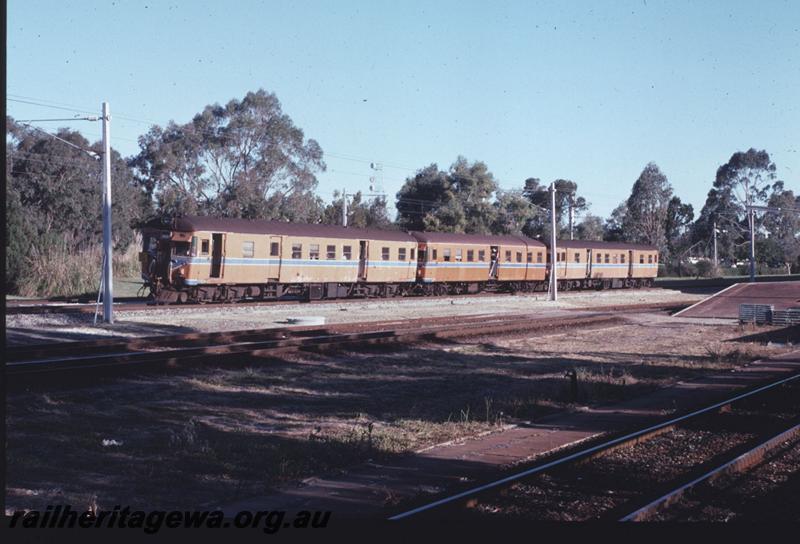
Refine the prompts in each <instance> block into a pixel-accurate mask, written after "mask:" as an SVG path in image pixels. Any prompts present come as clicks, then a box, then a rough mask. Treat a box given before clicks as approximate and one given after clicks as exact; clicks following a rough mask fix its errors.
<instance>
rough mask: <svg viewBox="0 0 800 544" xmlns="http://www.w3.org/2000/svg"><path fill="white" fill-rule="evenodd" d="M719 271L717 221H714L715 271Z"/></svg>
mask: <svg viewBox="0 0 800 544" xmlns="http://www.w3.org/2000/svg"><path fill="white" fill-rule="evenodd" d="M716 272H717V222H716V221H714V273H715V274H716Z"/></svg>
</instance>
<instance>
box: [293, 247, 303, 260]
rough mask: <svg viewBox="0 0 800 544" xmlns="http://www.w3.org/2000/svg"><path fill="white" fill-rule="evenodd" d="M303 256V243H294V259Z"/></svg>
mask: <svg viewBox="0 0 800 544" xmlns="http://www.w3.org/2000/svg"><path fill="white" fill-rule="evenodd" d="M302 258H303V244H292V259H302Z"/></svg>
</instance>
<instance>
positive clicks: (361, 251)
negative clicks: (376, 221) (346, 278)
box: [358, 240, 369, 281]
mask: <svg viewBox="0 0 800 544" xmlns="http://www.w3.org/2000/svg"><path fill="white" fill-rule="evenodd" d="M368 257H369V242H367V241H366V240H361V241H359V243H358V279H359V280H360V281H366V279H367V259H368Z"/></svg>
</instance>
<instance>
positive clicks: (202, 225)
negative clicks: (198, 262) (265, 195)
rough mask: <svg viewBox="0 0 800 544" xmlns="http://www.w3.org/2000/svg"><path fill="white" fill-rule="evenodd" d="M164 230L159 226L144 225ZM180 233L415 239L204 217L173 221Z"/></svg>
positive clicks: (328, 227)
mask: <svg viewBox="0 0 800 544" xmlns="http://www.w3.org/2000/svg"><path fill="white" fill-rule="evenodd" d="M148 226H152V227H155V228H158V227H159V226H160V227H161V228H164V227H165V225H163V223H158V222H153V223H152V224H148ZM170 228H172V229H173V230H176V231H182V232H197V231H207V232H236V233H247V234H282V235H289V236H292V235H294V236H308V237H318V238H344V239H350V240H388V241H395V242H415V241H416V240H415V238H414V237H413V236H411V235H410V234H408V233H405V232H403V231H399V230H380V229H359V228H353V227H340V226H337V225H312V224H308V223H289V222H288V221H267V220H263V219H235V218H218V217H207V216H185V217H180V218H177V219H175V220H174V221H173V222H172V225H171V226H170Z"/></svg>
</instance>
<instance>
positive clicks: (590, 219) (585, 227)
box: [575, 214, 604, 241]
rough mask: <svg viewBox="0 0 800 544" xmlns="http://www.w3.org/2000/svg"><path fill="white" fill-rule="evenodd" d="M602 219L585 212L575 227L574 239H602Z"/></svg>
mask: <svg viewBox="0 0 800 544" xmlns="http://www.w3.org/2000/svg"><path fill="white" fill-rule="evenodd" d="M603 234H604V230H603V220H602V219H601V218H599V217H598V216H596V215H592V214H587V215H586V216H584V218H583V220H582V221H581V222H580V223H578V226H577V227H576V228H575V239H576V240H596V241H601V240H602V239H603Z"/></svg>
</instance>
